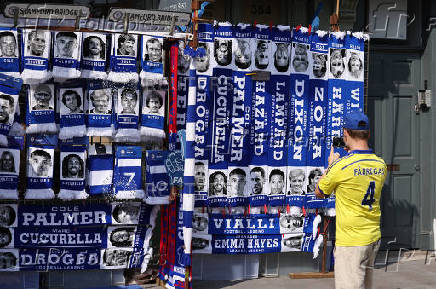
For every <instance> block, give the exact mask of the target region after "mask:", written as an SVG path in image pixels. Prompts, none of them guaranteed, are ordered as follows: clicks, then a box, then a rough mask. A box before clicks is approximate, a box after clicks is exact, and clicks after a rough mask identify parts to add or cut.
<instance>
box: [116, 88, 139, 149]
mask: <svg viewBox="0 0 436 289" xmlns="http://www.w3.org/2000/svg"><path fill="white" fill-rule="evenodd" d="M140 96H141V86H140V85H139V83H138V84H136V85H134V84H125V85H122V86H119V87H118V89H117V95H116V97H114V107H115V113H116V118H115V119H116V122H115V129H116V134H115V141H117V142H140V141H141V137H140V134H139V130H138V127H139V104H140Z"/></svg>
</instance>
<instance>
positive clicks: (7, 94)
mask: <svg viewBox="0 0 436 289" xmlns="http://www.w3.org/2000/svg"><path fill="white" fill-rule="evenodd" d="M22 84H23V81H22V80H21V79H20V78H14V77H11V76H8V75H6V74H2V73H0V104H1V105H0V109H1V110H0V145H2V146H7V145H8V138H7V136H8V135H9V134H10V132H11V128H12V126H14V124H15V122H16V121H19V117H17V115H19V113H20V108H19V105H18V95H19V94H20V90H21V86H22Z"/></svg>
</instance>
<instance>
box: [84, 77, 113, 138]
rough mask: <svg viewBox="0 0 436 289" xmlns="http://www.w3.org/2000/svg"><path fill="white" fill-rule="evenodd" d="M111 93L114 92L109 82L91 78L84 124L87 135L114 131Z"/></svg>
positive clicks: (104, 134) (107, 134) (106, 133)
mask: <svg viewBox="0 0 436 289" xmlns="http://www.w3.org/2000/svg"><path fill="white" fill-rule="evenodd" d="M113 95H117V94H116V88H114V86H113V84H112V83H111V82H107V81H100V80H92V81H90V82H89V84H88V91H87V97H86V100H87V103H86V104H87V105H85V108H87V115H86V125H87V129H88V132H87V134H88V136H112V135H113V132H114V124H113V120H114V116H113V105H112V103H113Z"/></svg>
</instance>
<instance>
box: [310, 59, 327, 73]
mask: <svg viewBox="0 0 436 289" xmlns="http://www.w3.org/2000/svg"><path fill="white" fill-rule="evenodd" d="M312 58H313V75H314V76H315V77H318V78H321V77H324V76H325V73H326V71H327V55H326V54H321V53H313V54H312Z"/></svg>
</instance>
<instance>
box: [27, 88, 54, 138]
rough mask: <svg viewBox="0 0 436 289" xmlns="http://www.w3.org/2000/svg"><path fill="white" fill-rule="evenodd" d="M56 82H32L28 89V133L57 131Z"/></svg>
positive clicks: (51, 132)
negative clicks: (55, 108)
mask: <svg viewBox="0 0 436 289" xmlns="http://www.w3.org/2000/svg"><path fill="white" fill-rule="evenodd" d="M54 107H55V94H54V84H49V83H41V84H31V85H29V86H28V89H27V107H26V125H27V127H26V133H27V134H41V133H48V134H53V133H57V126H56V123H55V110H54Z"/></svg>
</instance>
